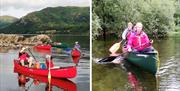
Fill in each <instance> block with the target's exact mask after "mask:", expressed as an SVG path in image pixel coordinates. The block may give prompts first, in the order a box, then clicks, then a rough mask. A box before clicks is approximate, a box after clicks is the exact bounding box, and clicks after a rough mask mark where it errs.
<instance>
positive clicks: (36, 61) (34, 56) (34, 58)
mask: <svg viewBox="0 0 180 91" xmlns="http://www.w3.org/2000/svg"><path fill="white" fill-rule="evenodd" d="M28 51H29V52H30V54H31V55H32V56H33V58H34V59H35V61H36V62H37V60H36V58H35V56H34V55H33V54H32V52H31V51H30V50H29V48H28Z"/></svg>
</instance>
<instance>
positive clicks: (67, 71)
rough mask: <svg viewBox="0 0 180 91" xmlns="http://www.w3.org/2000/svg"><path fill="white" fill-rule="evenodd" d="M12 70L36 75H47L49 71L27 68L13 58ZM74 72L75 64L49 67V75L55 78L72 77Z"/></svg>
mask: <svg viewBox="0 0 180 91" xmlns="http://www.w3.org/2000/svg"><path fill="white" fill-rule="evenodd" d="M14 72H17V73H21V74H24V75H38V76H46V77H47V76H48V72H49V71H48V69H36V68H27V67H24V66H21V65H20V64H19V62H18V60H14ZM76 74H77V70H76V67H75V66H71V67H63V68H56V69H51V77H55V78H74V77H75V76H76Z"/></svg>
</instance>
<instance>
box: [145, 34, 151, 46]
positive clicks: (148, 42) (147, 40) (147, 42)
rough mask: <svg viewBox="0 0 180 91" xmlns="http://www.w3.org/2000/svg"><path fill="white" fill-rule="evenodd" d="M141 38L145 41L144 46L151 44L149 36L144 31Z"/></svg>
mask: <svg viewBox="0 0 180 91" xmlns="http://www.w3.org/2000/svg"><path fill="white" fill-rule="evenodd" d="M143 38H144V40H145V43H146V44H145V45H144V46H145V48H146V47H149V46H151V42H150V40H149V37H148V35H147V34H146V33H145V32H144V33H143Z"/></svg>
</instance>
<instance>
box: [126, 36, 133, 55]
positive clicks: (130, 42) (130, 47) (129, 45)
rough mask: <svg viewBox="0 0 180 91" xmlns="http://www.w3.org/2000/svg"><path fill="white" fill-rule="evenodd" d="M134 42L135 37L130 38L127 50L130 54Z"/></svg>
mask: <svg viewBox="0 0 180 91" xmlns="http://www.w3.org/2000/svg"><path fill="white" fill-rule="evenodd" d="M132 41H133V37H130V38H129V40H128V43H127V50H128V52H131V51H132Z"/></svg>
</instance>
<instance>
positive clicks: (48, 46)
mask: <svg viewBox="0 0 180 91" xmlns="http://www.w3.org/2000/svg"><path fill="white" fill-rule="evenodd" d="M34 48H36V49H44V50H50V49H51V45H37V46H34Z"/></svg>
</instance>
